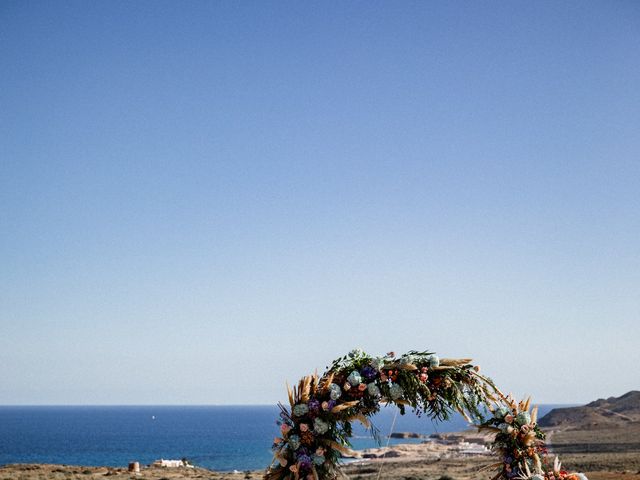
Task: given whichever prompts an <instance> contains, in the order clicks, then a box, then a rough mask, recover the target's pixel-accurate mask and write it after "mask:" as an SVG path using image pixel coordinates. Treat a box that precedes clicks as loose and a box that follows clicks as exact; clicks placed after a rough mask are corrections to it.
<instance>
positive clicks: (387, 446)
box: [376, 408, 398, 480]
mask: <svg viewBox="0 0 640 480" xmlns="http://www.w3.org/2000/svg"><path fill="white" fill-rule="evenodd" d="M395 411H396V413H395V414H394V415H393V421H392V422H391V428H390V429H389V435H387V444H386V445H385V446H384V448H389V443H390V442H391V434H392V433H393V428H394V427H395V426H396V418H398V409H397V408H396V409H395ZM386 454H387V452H384V455H386ZM384 455H382V458H384ZM383 465H384V464H383V462H380V469H379V470H378V476H377V477H376V480H380V475H381V474H382V467H383Z"/></svg>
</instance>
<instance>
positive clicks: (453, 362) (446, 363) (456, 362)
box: [440, 358, 473, 367]
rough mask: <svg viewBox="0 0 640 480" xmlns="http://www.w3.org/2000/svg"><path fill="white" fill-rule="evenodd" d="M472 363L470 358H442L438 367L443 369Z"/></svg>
mask: <svg viewBox="0 0 640 480" xmlns="http://www.w3.org/2000/svg"><path fill="white" fill-rule="evenodd" d="M472 361H473V359H472V358H443V359H441V360H440V365H441V366H443V367H458V366H460V365H469V364H471V362H472Z"/></svg>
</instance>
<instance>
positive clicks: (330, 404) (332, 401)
mask: <svg viewBox="0 0 640 480" xmlns="http://www.w3.org/2000/svg"><path fill="white" fill-rule="evenodd" d="M335 406H336V401H335V400H329V411H331V409H332V408H333V407H335Z"/></svg>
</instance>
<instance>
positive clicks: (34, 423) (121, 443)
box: [0, 405, 558, 471]
mask: <svg viewBox="0 0 640 480" xmlns="http://www.w3.org/2000/svg"><path fill="white" fill-rule="evenodd" d="M556 406H558V405H541V406H540V415H544V414H545V413H546V412H548V411H549V410H551V409H552V408H554V407H556ZM278 412H279V410H278V407H277V406H276V405H269V406H263V405H261V406H0V465H6V464H10V463H56V464H64V465H86V466H113V467H123V466H127V464H128V463H129V462H134V461H136V462H140V464H141V465H146V464H150V463H152V462H153V461H154V460H158V459H160V458H164V459H182V458H186V459H188V460H189V461H190V462H191V463H192V464H194V465H196V466H200V467H205V468H208V469H212V470H218V471H234V470H238V471H244V470H255V469H264V468H266V467H267V466H268V464H269V463H270V462H271V460H272V454H271V444H272V442H273V439H274V437H275V436H277V435H278V434H279V430H278V426H277V425H276V420H277V417H278ZM397 412H398V409H397V408H395V407H388V408H383V409H382V410H381V412H380V413H379V414H377V415H376V416H374V417H373V423H374V425H375V426H376V428H377V429H378V430H379V432H380V435H379V440H380V441H381V443H382V445H383V446H384V445H386V444H387V442H389V444H395V443H407V442H419V441H422V440H411V439H393V438H389V434H390V433H391V432H415V433H421V434H425V435H428V434H431V433H437V432H453V431H460V430H464V429H466V428H467V427H468V424H467V422H466V421H465V420H464V419H463V418H462V417H461V416H459V415H456V416H455V417H454V418H452V419H451V420H450V421H448V422H444V423H436V422H433V421H432V420H430V419H429V418H425V417H421V418H419V417H418V416H417V415H415V414H413V413H412V412H411V411H407V414H406V415H399V414H398V413H397ZM352 440H353V441H352V443H353V446H354V448H355V449H363V448H369V447H376V446H379V442H378V441H376V440H375V439H373V438H372V437H371V434H370V432H368V431H367V430H365V429H364V428H362V427H360V426H357V425H356V426H355V428H354V436H353V439H352Z"/></svg>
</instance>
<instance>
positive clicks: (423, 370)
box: [420, 367, 429, 373]
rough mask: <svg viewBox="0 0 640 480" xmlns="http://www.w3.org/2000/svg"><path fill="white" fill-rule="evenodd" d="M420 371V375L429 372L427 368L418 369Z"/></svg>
mask: <svg viewBox="0 0 640 480" xmlns="http://www.w3.org/2000/svg"><path fill="white" fill-rule="evenodd" d="M420 371H421V372H422V373H427V372H428V371H429V369H428V368H427V367H422V368H421V369H420Z"/></svg>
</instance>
